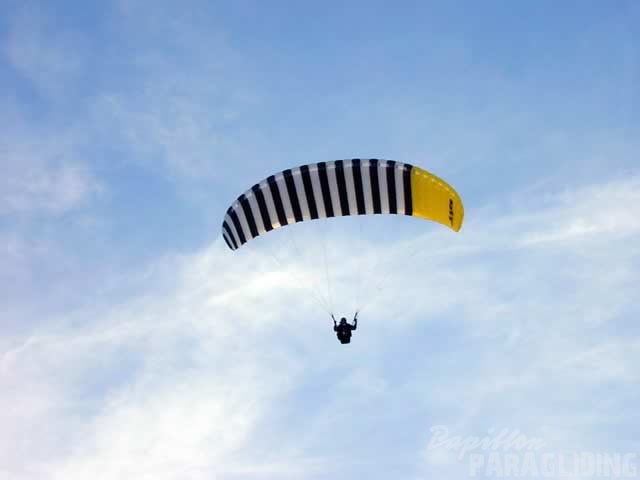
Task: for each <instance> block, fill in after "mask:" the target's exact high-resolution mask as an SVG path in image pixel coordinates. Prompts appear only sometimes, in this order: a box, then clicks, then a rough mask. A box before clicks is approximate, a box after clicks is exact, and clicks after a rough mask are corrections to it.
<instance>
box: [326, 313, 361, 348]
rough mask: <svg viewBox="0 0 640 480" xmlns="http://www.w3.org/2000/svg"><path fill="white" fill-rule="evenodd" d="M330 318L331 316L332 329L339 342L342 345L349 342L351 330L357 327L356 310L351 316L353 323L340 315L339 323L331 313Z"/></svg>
mask: <svg viewBox="0 0 640 480" xmlns="http://www.w3.org/2000/svg"><path fill="white" fill-rule="evenodd" d="M331 318H333V331H334V332H336V335H337V337H338V340H340V343H342V344H343V345H344V344H345V343H351V332H353V331H354V330H355V329H356V328H358V312H356V314H355V315H354V317H353V325H351V324H350V323H348V322H347V319H346V318H345V317H342V318H341V319H340V323H339V324H338V323H336V319H335V317H334V316H333V315H331Z"/></svg>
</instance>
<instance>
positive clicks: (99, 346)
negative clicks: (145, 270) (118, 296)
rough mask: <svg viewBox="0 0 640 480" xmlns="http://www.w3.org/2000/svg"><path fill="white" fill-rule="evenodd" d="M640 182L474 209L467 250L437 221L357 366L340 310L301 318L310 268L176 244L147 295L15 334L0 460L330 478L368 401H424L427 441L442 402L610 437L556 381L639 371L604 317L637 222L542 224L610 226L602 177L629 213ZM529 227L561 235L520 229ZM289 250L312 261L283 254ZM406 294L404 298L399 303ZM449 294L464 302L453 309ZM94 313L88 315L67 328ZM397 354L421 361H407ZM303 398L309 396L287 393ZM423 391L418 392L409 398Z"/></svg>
mask: <svg viewBox="0 0 640 480" xmlns="http://www.w3.org/2000/svg"><path fill="white" fill-rule="evenodd" d="M636 184H637V179H636V178H631V179H628V180H618V181H613V182H611V183H608V184H605V185H603V186H593V187H589V188H586V189H584V190H580V191H576V192H569V191H568V192H566V193H564V194H561V195H558V196H556V197H552V198H549V202H548V203H547V204H545V205H544V206H543V207H541V208H540V209H531V210H527V211H525V212H522V213H519V214H514V213H511V214H506V215H504V216H502V217H496V216H494V215H488V216H486V217H485V216H482V215H484V214H482V213H481V211H479V212H478V213H479V216H475V218H474V216H473V212H472V215H471V217H472V218H473V220H472V221H470V222H469V224H468V228H465V230H464V231H463V232H462V233H461V234H460V235H458V236H456V239H460V241H459V242H457V241H456V242H455V243H456V244H457V248H452V247H451V245H449V247H448V248H449V249H447V246H446V245H445V243H449V241H448V240H447V239H451V238H453V236H452V234H449V233H450V232H440V231H438V230H436V231H434V232H433V233H430V234H427V235H422V236H421V237H420V241H421V243H422V244H423V245H424V246H425V248H427V249H429V250H431V251H433V252H438V253H437V255H434V257H437V258H436V259H435V261H432V262H429V264H428V267H426V268H425V269H422V268H421V267H420V265H421V264H422V261H414V262H413V263H412V265H413V268H407V267H406V266H405V267H404V268H405V269H403V270H401V271H398V272H394V273H393V275H394V276H395V277H396V279H397V281H398V282H399V283H394V288H393V289H391V291H392V295H382V296H381V297H380V298H379V299H378V300H377V301H376V302H375V305H374V306H373V308H371V309H370V311H369V313H368V314H365V315H364V317H363V322H362V326H361V331H359V332H358V333H357V336H356V339H355V343H354V344H353V345H352V346H351V347H352V349H351V350H350V352H352V353H353V354H354V355H355V357H352V356H351V355H349V356H348V358H349V366H347V367H346V371H345V366H344V365H342V362H343V361H344V360H347V357H344V350H342V351H340V352H338V351H334V350H335V349H334V348H332V347H335V346H336V345H337V343H336V342H335V341H334V339H333V338H332V333H331V332H330V329H329V328H328V323H325V322H323V321H321V319H320V318H317V319H314V318H301V319H298V320H295V321H294V319H293V318H292V317H291V314H290V313H289V312H288V310H289V309H295V310H296V311H301V312H303V313H302V316H304V317H308V316H312V317H314V316H320V317H321V315H322V314H321V313H320V312H319V311H317V310H315V314H312V313H311V312H312V311H313V310H314V309H315V307H314V305H313V303H311V299H310V298H307V299H306V300H304V299H305V297H304V296H301V295H300V289H299V286H298V282H294V281H293V279H294V278H296V277H292V276H290V275H289V276H283V275H280V274H277V273H276V270H274V263H273V262H272V261H271V260H270V259H269V258H268V257H267V256H265V255H264V253H261V251H262V246H260V245H258V246H257V248H255V249H253V248H249V247H245V248H246V250H245V252H243V253H242V254H241V255H234V254H231V253H230V252H227V251H226V250H225V249H224V247H223V246H222V245H221V243H220V242H219V241H218V242H216V243H215V244H214V245H212V246H211V247H209V248H207V249H206V250H205V251H203V252H200V253H198V254H195V255H189V256H185V257H178V258H175V259H173V260H171V261H170V266H169V270H170V271H173V272H174V273H175V275H174V277H173V281H172V282H171V284H172V285H173V286H169V289H168V290H167V287H168V286H167V285H166V284H165V283H164V282H163V283H162V284H159V285H158V286H157V287H156V286H154V282H153V278H154V276H145V277H144V278H145V279H146V280H144V281H142V278H141V279H138V281H137V282H140V283H137V284H136V285H135V286H134V288H135V289H136V290H137V291H139V298H138V299H137V300H132V301H131V302H127V303H123V304H121V305H119V306H117V307H115V308H113V307H109V306H107V305H105V306H100V305H96V306H94V307H93V308H91V309H90V310H80V311H77V312H76V313H75V314H73V315H72V316H70V317H65V318H61V319H60V320H61V322H59V324H58V325H59V326H58V327H56V328H55V329H54V328H53V325H49V326H48V327H45V328H44V329H42V330H40V331H39V332H38V333H35V332H34V333H33V334H32V336H31V337H30V338H28V339H24V340H22V341H19V342H18V341H17V340H16V342H17V343H15V344H14V345H13V346H11V347H6V348H5V352H4V353H3V355H2V362H1V365H2V387H3V388H2V390H3V391H4V392H11V394H10V395H9V396H5V397H3V399H2V402H3V404H4V405H3V411H4V412H5V413H6V415H5V418H4V419H3V425H5V432H9V434H8V435H3V439H4V440H3V445H2V449H1V450H2V451H3V458H2V464H3V465H5V468H8V470H9V471H12V472H13V475H14V478H38V476H37V474H38V472H41V473H42V474H46V475H49V476H50V477H51V478H58V477H59V478H66V479H73V478H85V477H86V476H87V475H91V476H94V477H97V478H118V477H120V478H121V477H122V476H133V475H140V476H144V475H153V476H154V477H156V478H176V477H177V476H184V475H187V476H188V475H191V476H192V477H194V478H206V477H207V476H210V475H217V476H219V477H221V478H235V477H237V476H243V475H246V476H249V477H251V478H253V477H256V478H263V477H266V478H275V477H276V476H283V475H284V476H286V475H289V476H293V475H295V476H298V477H306V478H316V476H318V478H321V477H322V472H327V471H330V470H331V468H332V467H331V466H330V465H332V464H333V463H335V462H338V461H340V460H339V456H340V453H339V450H336V448H334V447H332V446H330V444H331V443H332V442H331V441H329V439H330V438H333V439H334V441H337V439H338V438H340V437H341V436H343V438H342V439H341V440H340V441H337V444H336V447H338V446H340V445H344V446H346V443H348V442H349V441H351V440H353V441H355V439H356V438H358V437H363V436H365V437H364V438H366V435H368V433H367V432H370V431H371V428H372V426H371V424H370V423H369V421H365V418H368V419H371V418H375V419H376V422H378V423H380V422H382V423H385V424H387V423H388V422H393V421H401V424H402V425H404V427H402V428H406V421H407V420H408V419H409V417H411V418H412V420H411V421H412V422H414V425H413V426H412V427H411V428H410V429H409V430H408V432H409V433H408V434H409V435H410V436H411V437H412V438H414V440H415V441H417V440H419V439H420V438H421V437H422V438H425V439H426V440H425V441H428V429H429V428H430V426H431V425H430V424H429V419H432V420H431V421H435V420H436V419H437V422H436V423H438V424H441V423H447V422H451V425H452V428H457V429H458V430H461V431H464V432H467V431H476V429H478V428H488V427H487V425H490V426H491V425H492V423H493V422H497V421H499V422H502V423H503V424H504V423H509V424H517V426H518V427H519V428H531V429H534V428H536V427H535V426H536V425H537V424H542V423H544V424H546V425H548V426H549V427H551V428H554V429H556V430H557V432H556V434H559V433H562V439H563V442H566V443H565V444H564V445H566V444H567V443H569V442H576V446H577V444H578V443H579V442H585V441H587V439H588V441H589V442H595V443H596V444H598V442H597V441H596V440H595V439H594V438H592V437H590V436H589V434H588V426H587V425H586V424H583V425H578V424H576V423H571V420H570V418H571V414H572V413H574V414H576V415H578V414H581V413H584V412H586V410H580V409H576V407H575V405H570V404H565V405H558V404H556V403H554V398H564V399H565V401H566V399H567V398H575V399H576V400H577V399H578V398H579V397H581V396H583V395H585V394H586V393H587V392H589V391H592V390H593V389H598V388H604V387H603V385H602V384H601V382H603V381H606V382H607V384H612V383H613V384H617V385H620V386H622V385H631V384H633V383H635V382H636V381H637V378H638V376H639V375H640V371H639V370H638V367H637V366H638V365H639V363H638V356H639V355H640V345H639V344H638V342H637V341H636V340H634V339H633V338H632V337H629V338H626V337H625V336H615V335H611V334H608V335H604V332H605V331H609V332H610V331H611V330H610V329H609V328H606V329H605V328H604V325H605V324H611V323H612V322H614V323H616V322H620V321H622V320H621V319H620V318H619V317H618V312H620V311H621V309H625V308H634V307H633V305H630V304H629V301H628V299H629V298H631V296H632V295H633V291H634V288H635V285H636V284H637V281H638V278H637V273H636V270H634V269H633V267H632V264H633V263H634V262H637V261H638V253H639V252H638V249H637V248H635V247H633V245H634V243H636V242H635V239H637V235H638V232H637V230H636V227H633V228H631V229H628V230H627V231H626V233H625V234H622V235H621V232H620V229H611V228H608V227H607V226H606V225H605V226H604V227H603V228H601V229H600V230H599V231H598V232H590V233H589V234H585V235H582V234H581V235H569V236H563V237H562V238H558V237H556V236H549V235H547V233H546V232H554V231H556V229H557V225H556V223H554V222H552V221H549V220H551V219H557V221H558V222H560V223H571V221H572V220H573V219H576V218H581V219H583V220H584V221H585V222H586V223H587V224H599V223H598V222H600V220H599V219H600V218H601V217H602V216H603V215H604V213H603V209H604V210H606V209H607V208H609V204H608V203H602V202H601V201H600V199H601V198H602V196H603V195H604V196H605V197H609V196H610V195H613V196H614V197H616V198H617V200H618V201H616V202H614V204H615V205H618V208H619V214H620V215H621V216H622V217H621V218H632V217H633V216H634V215H633V214H634V212H635V210H636V209H637V205H638V203H637V202H635V201H634V199H636V197H637V192H638V190H637V189H636V188H635V187H633V186H634V185H636ZM620 196H622V197H624V199H625V201H624V202H621V201H620V199H621V198H622V197H620ZM578 200H579V201H578ZM487 211H489V212H492V211H494V208H493V207H491V208H488V209H487ZM563 220H564V221H563ZM445 233H446V234H449V235H445ZM532 236H537V237H538V238H545V239H546V240H545V241H544V242H530V241H523V240H526V239H529V238H532ZM491 238H494V239H495V242H491ZM505 245H507V247H505ZM508 245H511V247H510V248H509V247H508ZM367 249H368V250H369V252H370V253H371V254H375V255H379V256H383V257H386V258H383V259H382V264H383V265H386V264H391V265H394V264H395V265H400V266H402V265H403V261H404V260H403V256H404V255H405V253H406V251H407V249H406V248H405V249H404V251H401V250H400V249H399V250H394V249H387V248H382V247H380V246H376V245H375V244H367ZM353 254H354V255H355V252H354V253H353ZM345 255H346V256H349V255H351V253H349V252H345ZM365 255H368V253H366V252H365ZM487 256H489V258H490V260H489V258H486V257H487ZM480 257H485V260H484V261H483V262H482V263H478V261H477V260H478V258H480ZM162 268H164V267H162ZM280 268H284V271H285V272H287V271H288V272H291V270H290V269H297V270H298V272H299V273H298V274H297V275H298V277H299V276H300V275H303V276H304V275H311V273H312V272H308V273H305V270H304V267H303V266H302V265H300V264H296V263H287V261H285V263H284V265H283V266H281V267H280ZM333 268H334V270H335V271H334V274H335V275H336V276H339V275H345V276H346V277H349V275H353V272H351V273H349V270H350V269H351V268H352V266H350V265H346V264H345V266H343V267H340V266H339V265H334V267H333ZM343 270H344V271H343ZM165 271H167V270H166V269H165ZM605 274H606V275H605ZM612 274H613V275H612ZM398 277H403V278H398ZM149 282H150V283H149ZM558 283H561V284H562V285H563V288H562V289H557V288H554V285H556V284H558ZM605 291H606V292H607V293H606V294H604V295H603V293H604V292H605ZM610 291H615V292H616V294H615V295H611V294H609V292H610ZM301 301H302V302H303V304H302V305H301ZM398 303H401V304H403V305H404V306H405V307H404V308H403V309H402V313H401V314H400V315H399V318H395V317H394V318H392V317H390V315H391V314H392V313H394V312H395V311H396V309H397V307H398V305H397V304H398ZM444 311H447V312H449V313H451V312H454V314H453V315H452V316H450V317H451V318H449V319H447V320H444V319H443V320H442V321H441V320H440V319H442V313H443V312H444ZM455 312H457V313H455ZM594 312H598V313H597V314H596V313H594ZM89 316H91V317H92V318H93V321H92V322H91V323H90V324H87V325H86V326H84V327H80V328H78V327H77V326H73V327H72V325H80V324H82V323H83V322H82V320H81V319H83V318H88V317H89ZM292 322H293V323H292ZM442 322H445V323H442ZM446 323H449V326H446ZM467 326H470V327H471V328H470V329H467V328H466V327H467ZM619 326H622V324H621V325H619ZM292 327H293V329H292ZM463 327H464V328H463ZM283 332H287V333H286V334H284V333H283ZM407 336H409V337H407ZM411 337H413V338H411ZM440 342H444V343H445V344H446V345H447V348H446V349H443V348H442V345H439V344H440ZM334 343H336V345H334ZM5 344H6V343H5ZM343 357H344V358H343ZM354 358H357V362H356V363H357V365H358V366H357V367H356V366H355V365H351V363H352V362H353V361H354ZM456 358H457V359H458V361H456V360H455V359H456ZM450 361H453V363H449V362H450ZM394 362H402V363H403V364H405V365H406V364H407V363H405V362H409V363H408V364H412V365H413V366H414V367H413V368H411V369H409V370H405V371H402V372H400V371H398V370H397V368H402V367H399V366H398V367H394ZM458 362H459V363H458ZM418 367H419V368H418ZM465 370H466V373H465V375H464V376H462V377H460V373H461V372H463V371H465ZM327 376H328V377H327ZM456 377H459V378H460V381H459V382H455V381H453V382H452V381H451V380H452V379H453V378H456ZM327 378H332V379H333V380H332V381H331V382H327ZM445 378H446V379H447V381H445ZM314 384H316V385H317V387H318V388H314V387H313V386H314ZM322 385H325V386H326V387H322ZM434 392H437V395H434ZM560 392H561V393H560ZM571 392H573V393H571ZM302 398H306V399H307V400H306V401H307V407H305V410H306V411H304V412H303V411H301V412H296V411H295V410H293V411H292V410H291V409H292V408H293V407H292V405H293V404H292V402H294V404H295V403H297V402H299V401H301V400H302ZM408 398H410V399H411V402H410V403H411V405H413V407H412V408H411V409H410V411H407V412H405V413H402V407H401V406H402V405H403V404H404V405H406V404H407V399H408ZM620 401H623V400H620ZM512 402H515V404H516V405H517V407H516V406H513V407H508V405H509V404H510V403H512ZM426 407H428V410H424V409H425V408H426ZM618 407H619V408H624V403H622V404H619V405H618ZM396 409H400V410H396ZM427 411H428V412H429V413H428V415H427ZM460 411H464V412H465V415H463V416H460V415H459V414H457V413H455V412H460ZM589 411H591V412H592V413H591V414H592V415H595V416H598V417H597V418H598V420H597V421H598V422H609V421H612V420H610V419H608V418H609V416H610V412H608V407H607V411H605V410H598V409H597V408H596V409H594V408H593V406H592V407H591V408H590V409H589ZM356 412H358V413H356ZM418 412H422V413H421V414H418ZM416 414H418V415H417V416H416ZM560 415H562V416H564V420H563V421H560V420H559V416H560ZM405 416H408V417H406V418H405ZM360 417H361V420H362V421H360V420H358V418H360ZM292 421H295V422H302V424H300V425H298V424H296V423H291V422H292ZM593 421H596V420H595V419H594V420H593ZM25 427H28V428H25ZM397 428H401V427H400V424H398V426H397V427H396V428H394V427H391V428H390V429H387V431H386V432H385V435H387V438H386V439H384V441H383V440H382V439H379V441H380V442H382V443H387V442H388V441H389V436H391V438H393V437H394V436H395V435H397V434H398V430H397ZM585 435H586V436H587V437H586V438H585ZM61 439H64V441H61ZM345 442H346V443H345ZM276 444H277V445H278V446H277V448H276V449H275V450H274V446H275V445H276ZM377 444H378V441H377V440H375V439H373V438H369V439H367V440H361V444H360V445H357V446H353V447H352V448H351V449H350V450H351V454H352V457H353V458H352V459H351V460H349V461H348V462H347V464H346V465H351V467H347V470H348V471H351V470H350V469H354V468H355V469H359V468H369V467H363V466H362V465H360V464H359V462H360V460H359V458H362V455H364V452H365V451H366V450H367V449H369V448H377V447H375V445H377ZM402 445H403V444H402V442H401V444H399V445H398V447H397V448H399V449H403V450H404V449H406V448H407V446H406V445H405V446H402ZM601 445H602V444H601ZM21 446H22V447H21ZM414 448H415V447H414ZM391 451H392V452H394V451H395V450H394V448H393V447H391ZM410 452H413V453H412V454H410V455H408V456H404V457H402V458H405V459H406V460H403V461H406V462H409V463H407V464H404V466H400V467H398V466H396V467H393V466H389V467H388V468H390V469H393V468H402V469H407V468H408V469H411V468H419V467H418V466H417V465H419V462H418V459H419V458H420V454H419V452H416V451H415V450H411V451H410ZM406 453H407V452H405V454H406ZM410 457H413V458H414V459H415V461H416V462H418V463H416V466H415V467H411V466H410V463H411V462H410V460H409V458H410ZM283 458H284V459H286V462H285V463H283ZM27 459H28V461H27ZM349 462H351V463H349ZM354 462H355V463H354ZM27 464H28V465H30V467H29V468H25V467H23V466H24V465H27ZM357 465H360V466H357ZM385 468H386V467H384V468H383V469H382V470H384V469H385ZM429 468H431V467H429ZM440 468H442V467H440Z"/></svg>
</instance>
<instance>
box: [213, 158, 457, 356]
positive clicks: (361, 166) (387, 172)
mask: <svg viewBox="0 0 640 480" xmlns="http://www.w3.org/2000/svg"><path fill="white" fill-rule="evenodd" d="M378 214H382V215H408V216H413V217H418V218H423V219H426V220H431V221H434V222H437V223H440V224H443V225H445V226H446V227H448V228H450V229H452V230H453V231H455V232H457V231H459V230H460V228H461V227H462V222H463V219H464V206H463V204H462V200H461V199H460V196H459V195H458V193H457V192H456V191H455V190H454V189H453V187H451V186H450V185H449V184H448V183H447V182H445V181H444V180H442V179H441V178H439V177H437V176H435V175H433V174H432V173H430V172H427V171H425V170H423V169H421V168H419V167H415V166H413V165H409V164H408V163H401V162H396V161H393V160H378V159H351V160H335V161H330V162H319V163H314V164H308V165H302V166H300V167H296V168H290V169H287V170H284V171H282V172H280V173H277V174H275V175H271V176H269V177H267V178H266V179H264V180H262V181H261V182H259V183H256V184H255V185H253V186H252V187H251V188H250V189H249V190H247V191H246V192H244V193H243V194H242V195H240V196H239V197H238V198H237V199H236V200H235V201H234V202H233V204H232V205H231V206H230V207H229V208H228V209H227V211H226V214H225V216H224V220H223V222H222V237H223V239H224V241H225V243H226V244H227V246H228V247H229V248H230V249H231V250H234V251H235V250H237V249H239V248H240V247H242V246H243V245H244V244H246V243H247V242H249V241H250V240H252V239H254V238H257V237H259V236H261V235H264V234H266V233H268V232H270V231H272V230H274V229H278V228H281V227H285V226H287V225H292V224H294V223H298V222H304V221H308V220H318V219H328V218H331V217H339V216H357V215H378ZM356 315H357V314H356ZM331 316H332V317H333V314H331ZM342 320H344V322H343V321H342ZM342 320H341V322H340V324H339V325H338V324H336V323H335V318H334V330H335V331H336V333H337V334H338V338H339V339H340V341H341V343H349V342H350V339H351V332H352V331H353V330H355V329H356V326H357V318H354V324H353V325H351V324H349V323H347V321H346V319H345V318H343V319H342Z"/></svg>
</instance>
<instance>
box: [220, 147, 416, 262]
mask: <svg viewBox="0 0 640 480" xmlns="http://www.w3.org/2000/svg"><path fill="white" fill-rule="evenodd" d="M413 168H414V167H413V166H412V165H409V164H406V163H400V162H395V161H392V160H377V159H371V160H361V159H352V160H336V161H331V162H320V163H315V164H310V165H303V166H301V167H296V168H291V169H287V170H285V171H283V172H281V173H278V174H276V175H271V176H270V177H268V178H266V179H265V180H263V181H261V182H260V183H257V184H255V185H254V186H253V187H251V188H250V189H249V190H247V191H246V192H245V193H243V194H242V195H240V196H239V197H238V199H237V200H236V201H235V202H233V204H232V205H231V206H230V207H229V209H228V210H227V212H226V215H225V217H224V222H223V224H222V235H223V238H224V240H225V242H226V243H227V245H228V246H229V248H231V249H232V250H236V249H237V248H239V247H240V246H241V245H243V244H245V243H246V242H247V241H248V240H250V239H252V238H255V237H257V236H260V235H262V234H264V233H267V232H269V231H271V230H273V229H275V228H279V227H283V226H286V225H290V224H293V223H297V222H302V221H304V220H313V219H319V218H329V217H335V216H346V215H367V214H401V215H411V214H412V196H411V170H412V169H413Z"/></svg>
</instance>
